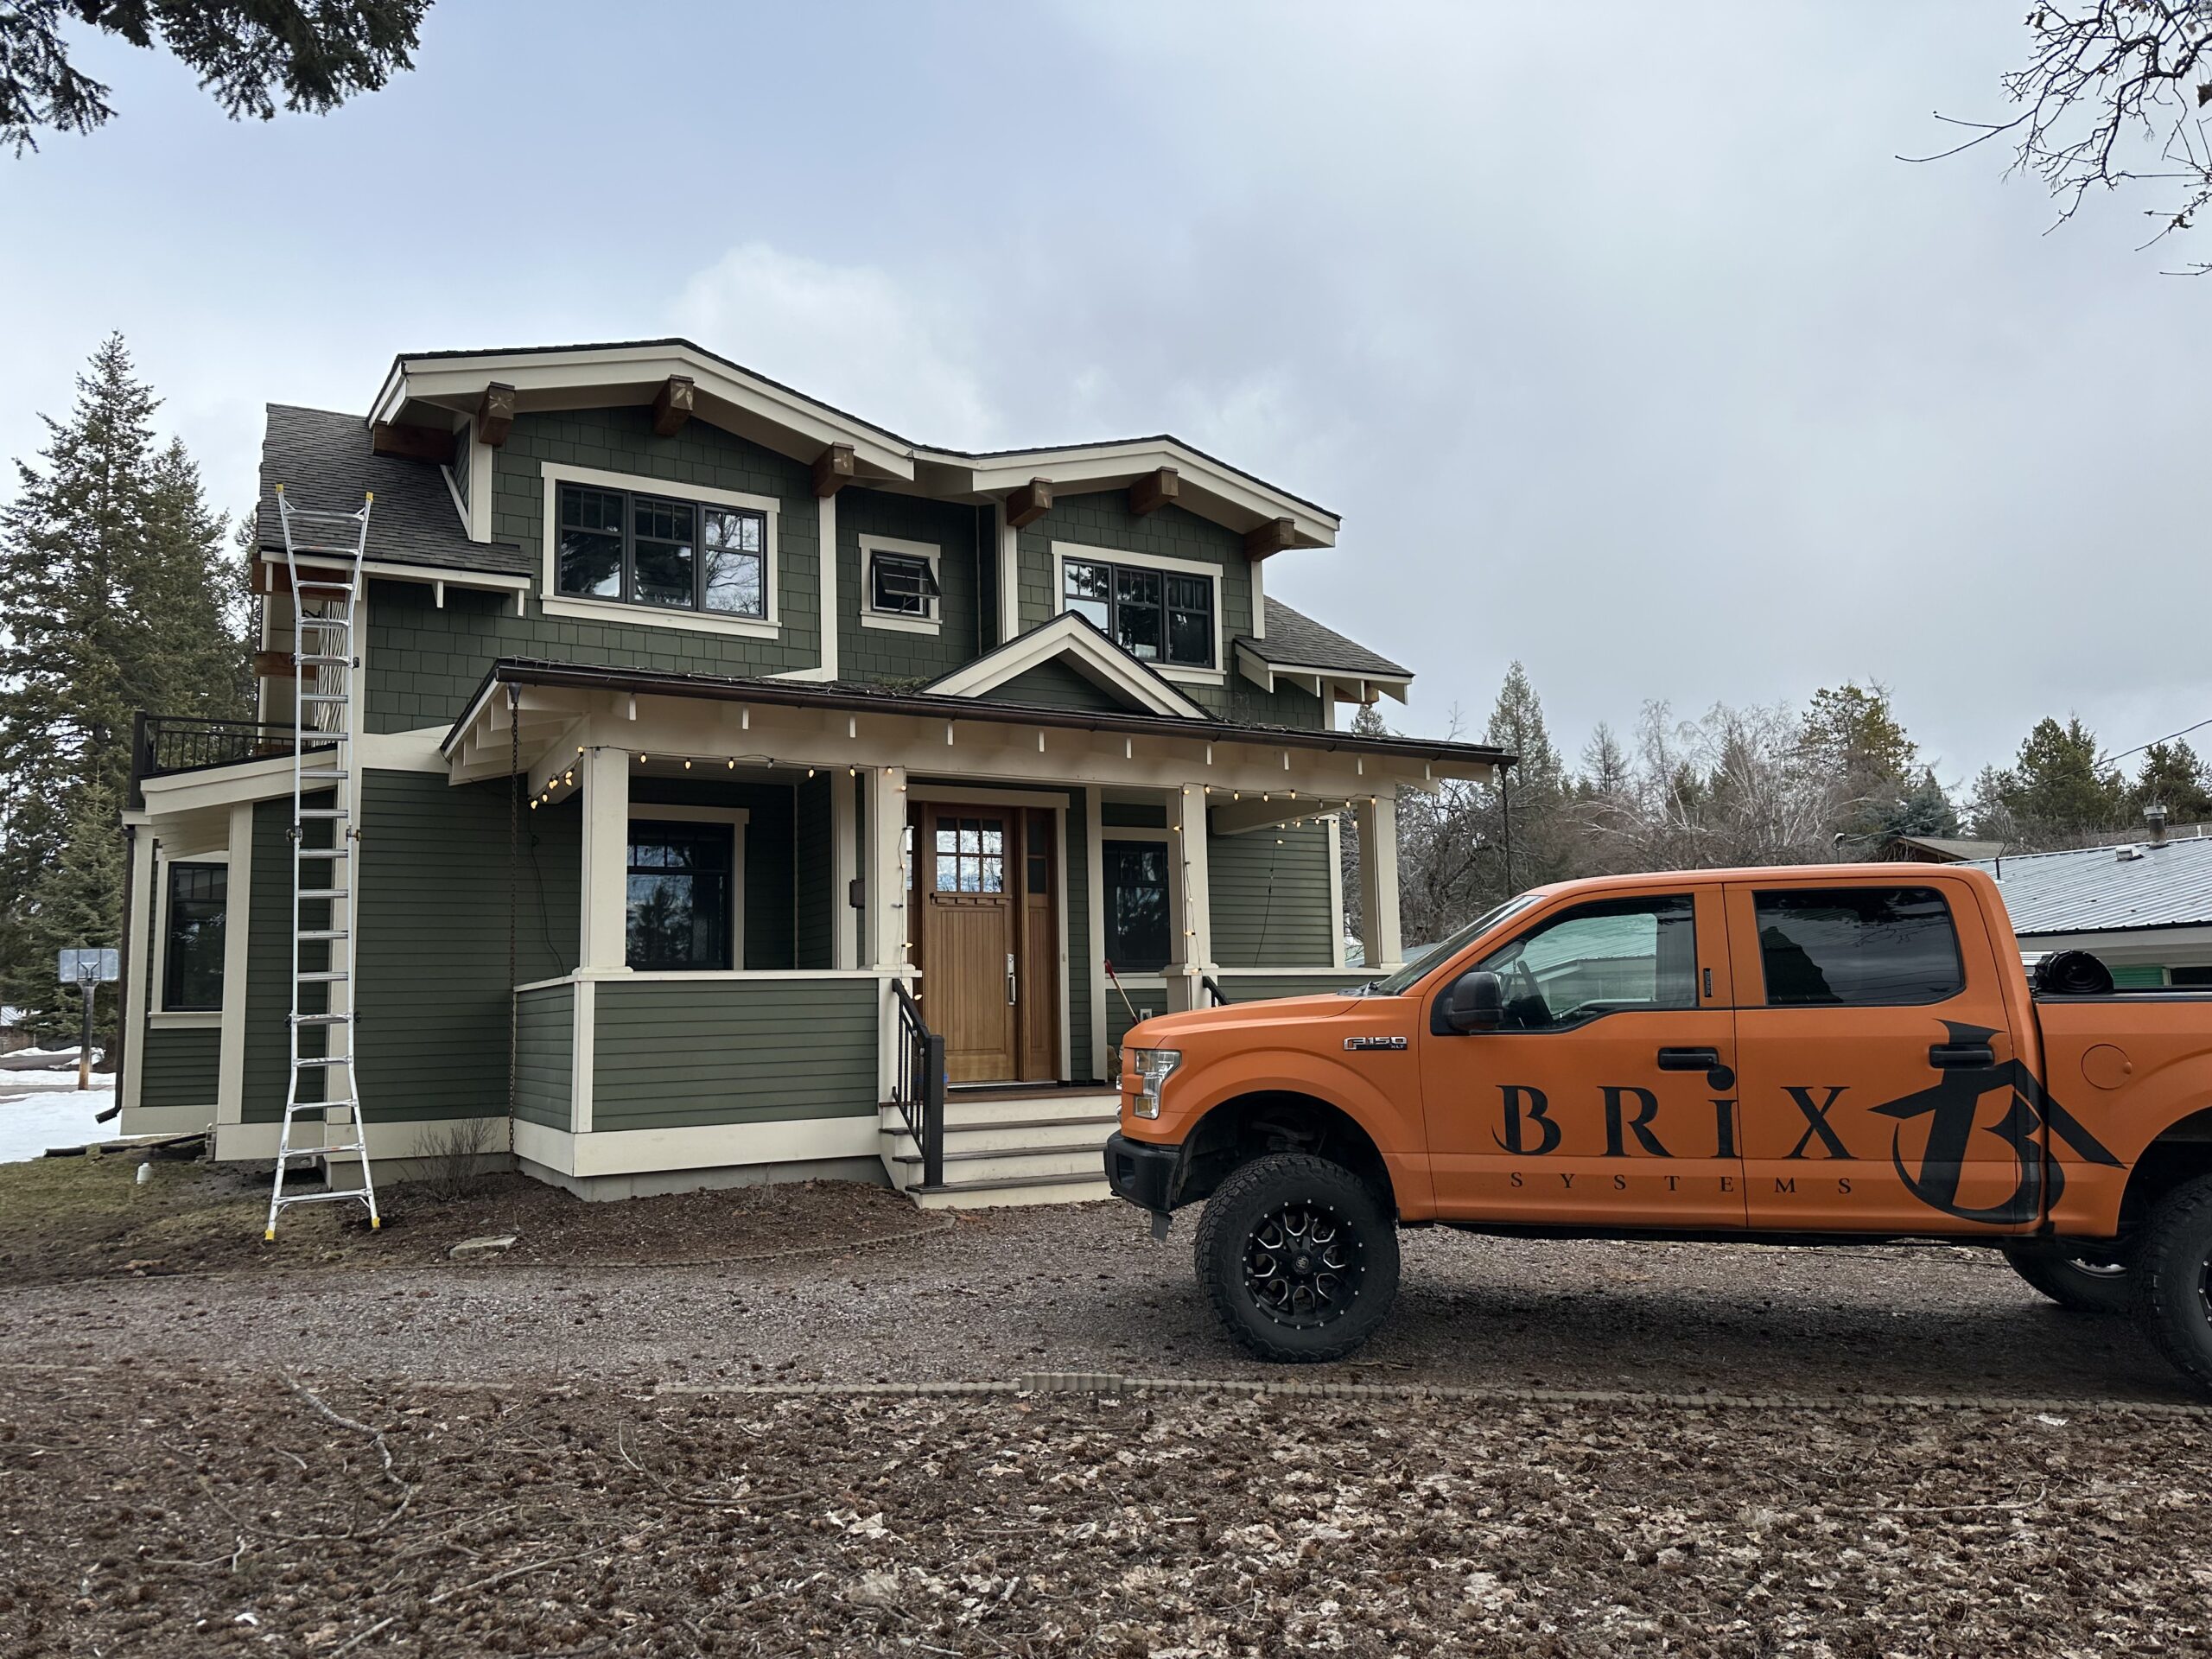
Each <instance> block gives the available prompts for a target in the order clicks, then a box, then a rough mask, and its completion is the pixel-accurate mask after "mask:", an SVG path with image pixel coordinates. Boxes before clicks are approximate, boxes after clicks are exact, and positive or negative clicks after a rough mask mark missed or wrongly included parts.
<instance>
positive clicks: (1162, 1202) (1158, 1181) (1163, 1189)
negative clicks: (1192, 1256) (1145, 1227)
mask: <svg viewBox="0 0 2212 1659" xmlns="http://www.w3.org/2000/svg"><path fill="white" fill-rule="evenodd" d="M1182 1162H1183V1149H1182V1147H1162V1146H1155V1145H1154V1144H1153V1143H1152V1142H1151V1141H1132V1140H1130V1139H1129V1138H1128V1136H1127V1135H1123V1134H1122V1132H1121V1131H1120V1130H1119V1129H1116V1131H1115V1132H1114V1133H1113V1134H1112V1135H1109V1136H1107V1137H1106V1185H1109V1186H1110V1187H1112V1188H1113V1189H1114V1196H1115V1197H1116V1198H1127V1199H1128V1201H1129V1202H1130V1203H1131V1204H1134V1205H1136V1206H1137V1207H1138V1208H1140V1209H1142V1210H1149V1211H1152V1212H1153V1214H1154V1215H1156V1216H1164V1215H1166V1213H1167V1212H1168V1211H1169V1209H1170V1208H1171V1207H1172V1205H1173V1197H1174V1192H1175V1173H1176V1171H1177V1170H1178V1169H1179V1168H1180V1167H1181V1166H1182Z"/></svg>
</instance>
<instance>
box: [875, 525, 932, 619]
mask: <svg viewBox="0 0 2212 1659" xmlns="http://www.w3.org/2000/svg"><path fill="white" fill-rule="evenodd" d="M861 551H862V552H863V553H864V554H865V555H866V556H867V559H868V616H869V617H874V618H884V619H889V620H896V621H899V622H904V623H907V624H910V625H926V626H928V627H931V628H934V627H935V626H936V625H937V622H938V601H939V600H941V599H942V598H943V597H944V589H942V588H940V587H938V563H937V562H938V550H937V549H935V548H933V547H931V546H929V545H928V544H927V543H922V542H894V541H891V540H889V539H887V538H886V537H869V536H864V537H861Z"/></svg>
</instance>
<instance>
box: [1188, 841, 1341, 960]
mask: <svg viewBox="0 0 2212 1659" xmlns="http://www.w3.org/2000/svg"><path fill="white" fill-rule="evenodd" d="M1206 867H1207V872H1208V876H1209V880H1208V884H1207V893H1208V894H1209V895H1210V897H1211V901H1212V905H1211V908H1212V913H1213V959H1214V960H1215V961H1216V962H1217V963H1221V964H1222V966H1224V968H1273V967H1276V966H1278V965H1281V966H1285V967H1291V966H1302V965H1304V964H1306V963H1328V962H1333V961H1334V960H1336V949H1335V947H1336V930H1337V926H1338V923H1337V921H1336V918H1334V917H1332V915H1331V913H1330V905H1329V829H1328V826H1327V825H1326V824H1325V823H1320V822H1319V821H1314V820H1309V821H1308V822H1306V823H1304V824H1302V825H1297V824H1287V823H1286V824H1281V825H1279V826H1277V827H1276V828H1274V829H1255V830H1253V831H1251V832H1250V833H1249V834H1247V835H1241V836H1208V837H1207V839H1206ZM1230 995H1235V993H1234V992H1231V993H1230Z"/></svg>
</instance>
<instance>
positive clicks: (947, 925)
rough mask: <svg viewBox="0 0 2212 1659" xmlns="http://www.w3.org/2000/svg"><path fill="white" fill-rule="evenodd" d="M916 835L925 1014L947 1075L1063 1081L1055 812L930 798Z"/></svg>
mask: <svg viewBox="0 0 2212 1659" xmlns="http://www.w3.org/2000/svg"><path fill="white" fill-rule="evenodd" d="M915 827H916V829H917V830H918V834H917V836H915V859H914V887H915V891H916V893H917V895H918V898H919V899H920V903H919V904H918V905H917V906H914V907H913V909H912V911H910V912H909V914H910V915H913V916H915V918H916V920H915V925H916V931H917V937H916V938H915V939H914V941H913V944H914V957H915V961H916V963H917V965H918V966H919V968H920V969H921V1004H922V1017H923V1018H924V1019H925V1020H928V1021H929V1023H930V1025H931V1028H932V1029H934V1030H935V1031H937V1032H938V1033H941V1034H942V1035H943V1036H944V1064H945V1072H946V1075H947V1077H949V1078H950V1081H952V1082H954V1083H1012V1082H1017V1081H1027V1080H1039V1079H1046V1078H1052V1077H1057V1076H1058V1008H1059V992H1058V960H1059V951H1058V911H1057V908H1056V906H1055V905H1054V903H1053V899H1054V894H1055V889H1054V888H1053V887H1052V865H1053V859H1052V815H1051V814H1050V813H1049V812H1039V811H1036V810H1033V809H1026V808H1022V807H1007V806H959V805H950V804H944V805H940V804H937V803H934V802H932V803H930V804H926V805H925V806H923V807H922V808H920V809H919V810H918V813H917V822H916V826H915ZM1040 887H1041V889H1042V890H1041V891H1039V888H1040Z"/></svg>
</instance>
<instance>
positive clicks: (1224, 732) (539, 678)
mask: <svg viewBox="0 0 2212 1659" xmlns="http://www.w3.org/2000/svg"><path fill="white" fill-rule="evenodd" d="M501 685H513V686H537V687H541V688H548V689H555V688H557V689H563V690H581V691H600V692H609V693H614V694H617V695H620V694H629V695H632V696H657V697H686V698H691V699H695V700H697V701H700V702H744V703H751V704H753V705H754V706H756V707H761V708H785V709H827V710H835V711H837V712H840V713H846V712H849V713H855V714H878V715H910V716H914V717H918V718H921V719H931V720H958V721H975V722H979V723H983V724H994V725H1006V726H1023V727H1028V728H1039V727H1044V728H1059V729H1064V730H1071V731H1084V732H1110V733H1115V734H1127V735H1131V736H1154V737H1166V738H1181V739H1184V740H1185V741H1196V742H1200V743H1251V744H1262V745H1266V746H1268V747H1274V748H1281V749H1299V750H1305V751H1309V752H1317V753H1326V754H1341V755H1375V756H1377V757H1381V758H1386V759H1393V760H1402V761H1412V762H1419V763H1423V764H1426V765H1429V766H1441V767H1444V768H1447V769H1448V770H1449V771H1450V772H1452V773H1458V774H1464V773H1467V772H1477V771H1481V772H1487V771H1488V770H1490V769H1491V768H1492V767H1495V766H1510V765H1512V764H1513V762H1514V761H1515V760H1516V759H1517V758H1518V757H1517V756H1515V755H1513V754H1511V753H1508V752H1507V751H1505V750H1503V749H1499V748H1494V747H1491V746H1490V745H1488V744H1484V743H1458V742H1452V741H1448V740H1445V739H1436V738H1417V737H1396V736H1390V735H1381V736H1370V735H1369V734H1365V733H1361V732H1340V731H1334V730H1316V729H1311V728H1300V727H1290V726H1265V725H1258V724H1250V723H1244V722H1240V721H1226V720H1211V719H1190V718H1187V717H1185V716H1180V715H1155V714H1142V713H1138V712H1135V711H1134V710H1131V711H1128V712H1119V711H1107V710H1100V709H1065V708H1052V707H1048V706H1046V705H1043V704H1032V703H1020V702H1001V701H997V700H984V699H982V698H977V697H971V696H958V695H948V694H945V693H942V692H932V691H899V690H888V689H886V688H884V687H882V686H878V685H867V684H860V683H855V682H852V681H843V680H831V681H812V682H809V681H798V680H784V679H753V678H741V677H732V676H725V675H717V674H677V673H666V672H657V671H651V670H645V669H634V668H610V667H605V666H601V665H599V664H588V663H558V662H549V661H544V660H542V659H538V658H515V657H503V658H500V659H499V661H497V662H495V663H493V664H492V666H491V668H490V669H489V670H488V671H486V674H485V676H484V678H483V679H482V680H481V681H480V683H478V685H477V688H476V690H475V691H474V693H473V694H472V695H471V696H470V697H469V699H468V702H467V706H466V707H464V708H463V709H462V710H461V715H460V716H459V717H458V718H457V719H456V720H455V721H454V723H453V725H452V727H451V728H450V729H449V730H448V732H447V733H446V735H445V738H444V740H443V741H442V744H441V745H440V747H441V750H442V753H446V754H447V755H448V756H450V755H451V754H452V753H454V751H455V749H456V748H457V747H459V745H460V744H461V741H462V739H463V738H464V737H465V736H467V733H468V731H469V730H470V728H472V727H474V725H475V724H476V722H477V721H478V720H480V718H482V717H483V715H485V713H486V709H487V707H488V705H489V704H490V703H491V702H492V699H493V694H494V692H495V691H496V690H497V688H499V686H501Z"/></svg>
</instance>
